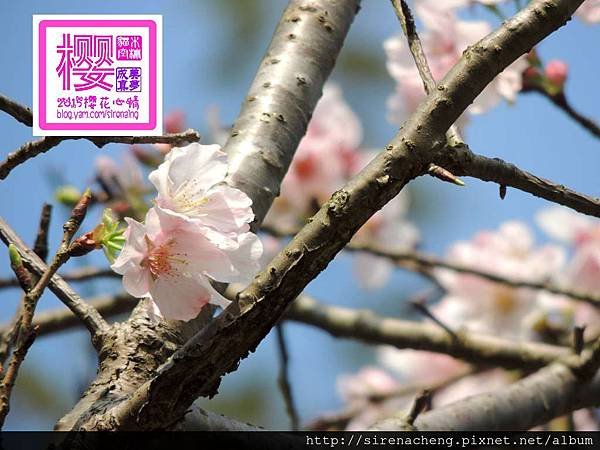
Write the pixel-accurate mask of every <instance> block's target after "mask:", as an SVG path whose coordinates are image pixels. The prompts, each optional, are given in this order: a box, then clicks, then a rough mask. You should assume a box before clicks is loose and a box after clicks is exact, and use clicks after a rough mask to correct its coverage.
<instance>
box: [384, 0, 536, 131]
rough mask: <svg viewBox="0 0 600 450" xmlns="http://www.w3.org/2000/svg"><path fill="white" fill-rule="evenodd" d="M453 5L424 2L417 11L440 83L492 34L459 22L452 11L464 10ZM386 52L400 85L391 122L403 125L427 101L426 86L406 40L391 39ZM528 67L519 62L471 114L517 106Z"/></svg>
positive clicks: (477, 102) (483, 26)
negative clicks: (505, 103) (502, 102)
mask: <svg viewBox="0 0 600 450" xmlns="http://www.w3.org/2000/svg"><path fill="white" fill-rule="evenodd" d="M451 3H452V2H450V3H445V4H443V5H440V2H438V1H433V0H421V1H419V2H418V3H417V4H416V7H415V11H416V13H417V15H418V16H419V18H420V19H421V20H422V22H423V25H424V27H423V31H422V32H421V33H420V37H421V41H422V44H423V49H424V52H425V54H426V56H427V60H428V63H429V66H430V68H431V72H432V74H433V77H434V78H435V79H436V80H438V81H439V80H441V79H442V78H443V77H444V76H445V75H446V73H447V72H448V71H449V70H450V68H452V66H453V65H454V64H455V63H456V62H457V61H458V60H459V59H460V57H461V56H462V53H463V51H464V50H465V49H466V48H467V46H469V45H471V44H474V43H475V42H477V41H478V40H480V39H481V38H483V37H484V36H485V35H486V34H488V33H490V32H491V31H492V28H491V26H490V25H489V24H488V23H487V22H483V21H468V22H467V21H463V20H459V19H458V18H457V17H456V14H455V12H454V10H453V9H452V6H460V5H459V4H458V3H459V2H454V3H457V4H456V5H453V4H451ZM384 48H385V51H386V55H387V68H388V72H389V73H390V75H391V76H392V78H393V79H394V80H395V81H396V83H397V84H396V92H395V93H394V94H393V95H392V96H391V97H390V98H389V100H388V109H389V119H390V121H392V122H393V123H401V122H403V121H404V120H405V119H406V118H407V116H408V115H409V114H410V113H412V112H413V111H414V110H415V109H416V107H417V105H418V104H419V102H420V101H421V99H422V98H423V97H424V95H425V94H424V90H423V84H422V82H421V79H420V77H419V73H418V70H417V68H416V66H415V63H414V61H413V58H412V55H411V53H410V50H409V48H408V45H407V43H406V39H405V38H404V36H402V35H396V36H393V37H391V38H389V39H387V40H386V41H385V42H384ZM526 67H527V62H526V60H525V59H524V58H519V59H518V60H517V61H515V62H514V63H513V64H511V65H510V66H509V67H508V68H507V69H505V70H504V72H502V73H501V74H500V75H498V76H497V77H496V78H495V79H494V81H492V83H490V85H489V86H488V87H487V88H486V89H485V90H484V91H483V92H482V93H481V94H480V95H479V96H478V97H477V98H476V99H475V101H474V103H473V104H472V105H471V106H470V107H469V108H468V110H467V111H468V112H469V113H471V114H480V113H483V112H485V111H487V110H489V109H490V108H492V107H493V106H495V105H496V104H497V103H498V102H499V101H500V100H501V99H502V98H504V99H506V100H507V101H509V102H513V101H514V100H515V98H516V95H517V93H518V92H519V91H520V90H521V87H522V84H521V73H522V72H523V70H524V69H525V68H526ZM462 120H463V121H464V120H465V118H463V119H462Z"/></svg>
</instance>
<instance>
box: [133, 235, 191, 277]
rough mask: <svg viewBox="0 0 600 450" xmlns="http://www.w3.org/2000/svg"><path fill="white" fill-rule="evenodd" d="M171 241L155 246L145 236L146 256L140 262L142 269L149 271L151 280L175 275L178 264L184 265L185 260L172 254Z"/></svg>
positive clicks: (176, 254)
mask: <svg viewBox="0 0 600 450" xmlns="http://www.w3.org/2000/svg"><path fill="white" fill-rule="evenodd" d="M172 244H173V241H172V240H170V241H168V242H166V243H164V244H162V245H159V246H155V245H154V244H153V243H152V242H151V241H150V239H148V236H146V245H147V246H148V254H147V256H146V257H145V258H144V259H143V260H142V263H141V265H142V267H146V268H147V269H148V270H149V271H150V275H151V276H152V279H154V280H156V279H157V278H158V277H159V276H161V275H175V274H176V273H177V272H178V267H177V265H178V264H185V262H186V261H185V259H184V258H182V257H181V256H182V255H179V254H178V253H173V251H172V250H173V249H172V248H171V247H172Z"/></svg>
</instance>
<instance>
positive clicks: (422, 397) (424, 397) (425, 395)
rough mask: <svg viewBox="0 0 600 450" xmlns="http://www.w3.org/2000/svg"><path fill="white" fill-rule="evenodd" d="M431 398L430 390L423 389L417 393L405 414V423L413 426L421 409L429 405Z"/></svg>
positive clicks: (423, 409)
mask: <svg viewBox="0 0 600 450" xmlns="http://www.w3.org/2000/svg"><path fill="white" fill-rule="evenodd" d="M430 400H431V391H429V390H428V389H424V390H422V391H421V392H419V393H418V394H417V396H416V397H415V399H414V400H413V403H412V405H411V407H410V410H409V411H408V414H407V416H406V423H408V425H410V426H411V427H412V426H413V423H414V422H415V420H416V419H417V417H418V416H419V414H421V413H422V412H423V411H425V410H426V409H427V408H428V407H429V403H430Z"/></svg>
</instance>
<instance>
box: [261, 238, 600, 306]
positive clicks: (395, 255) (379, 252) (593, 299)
mask: <svg viewBox="0 0 600 450" xmlns="http://www.w3.org/2000/svg"><path fill="white" fill-rule="evenodd" d="M261 231H264V232H265V233H268V234H270V235H271V236H274V237H278V238H290V237H292V236H293V235H294V234H295V233H296V232H297V231H298V230H291V229H284V228H278V227H273V226H263V227H262V228H261ZM345 250H347V251H351V252H365V253H370V254H371V255H374V256H379V257H381V258H386V259H388V260H390V261H392V262H393V263H394V264H396V265H397V266H398V267H400V268H402V269H406V270H411V271H414V272H417V273H420V274H421V275H423V276H425V277H427V278H429V279H431V280H432V281H433V282H434V283H436V284H437V283H438V282H437V279H436V278H435V275H434V274H433V273H432V269H436V268H438V269H447V270H451V271H454V272H459V273H465V274H469V275H473V276H476V277H480V278H485V279H486V280H489V281H492V282H494V283H498V284H503V285H505V286H509V287H513V288H527V289H535V290H541V291H546V292H550V293H552V294H557V295H563V296H565V297H569V298H571V299H573V300H577V301H581V302H585V303H589V304H590V305H592V306H595V307H597V308H600V296H598V295H594V294H592V293H591V292H580V291H575V290H572V289H567V288H563V287H560V286H557V285H555V284H552V283H549V282H535V281H526V280H516V279H513V278H507V277H504V276H501V275H497V274H494V273H490V272H485V271H482V270H479V269H474V268H472V267H468V266H464V265H461V264H455V263H451V262H449V261H446V260H444V259H442V258H438V257H436V256H433V255H427V254H424V253H422V252H418V251H414V250H409V251H390V250H385V249H381V248H378V247H376V246H375V245H373V244H355V243H352V242H350V243H349V244H348V245H346V247H345Z"/></svg>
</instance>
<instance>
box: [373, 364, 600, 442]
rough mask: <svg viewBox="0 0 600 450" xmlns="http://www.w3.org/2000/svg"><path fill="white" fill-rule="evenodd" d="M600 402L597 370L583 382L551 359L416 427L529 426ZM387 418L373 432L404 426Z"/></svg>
mask: <svg viewBox="0 0 600 450" xmlns="http://www.w3.org/2000/svg"><path fill="white" fill-rule="evenodd" d="M597 406H600V374H597V375H596V377H595V378H594V379H593V380H591V381H590V382H582V381H581V380H580V379H579V378H578V377H577V376H576V375H575V374H574V373H573V371H572V370H571V369H570V368H569V367H568V366H567V365H565V364H562V363H555V364H552V365H550V366H549V367H546V368H544V369H541V370H539V371H538V372H536V373H534V374H532V375H529V376H528V377H526V378H523V379H522V380H520V381H518V382H516V383H512V384H510V385H508V386H505V387H503V388H502V389H500V390H497V391H492V392H489V393H485V394H481V395H475V396H472V397H468V398H466V399H464V400H460V401H458V402H456V403H451V404H449V405H447V406H444V407H441V408H437V409H434V410H432V411H429V412H427V413H424V414H422V415H420V416H419V417H418V418H417V420H415V423H414V425H415V427H416V428H417V429H418V430H421V431H434V430H435V431H502V430H529V429H531V428H533V427H535V426H537V425H542V424H544V423H546V422H548V421H549V420H551V419H553V418H555V417H559V416H561V415H564V414H567V413H570V412H572V411H575V410H577V409H581V408H586V407H597ZM403 427H404V424H403V421H402V420H398V419H395V418H391V419H386V420H384V421H382V422H380V423H378V424H376V425H375V427H374V428H373V429H374V430H400V429H403Z"/></svg>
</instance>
